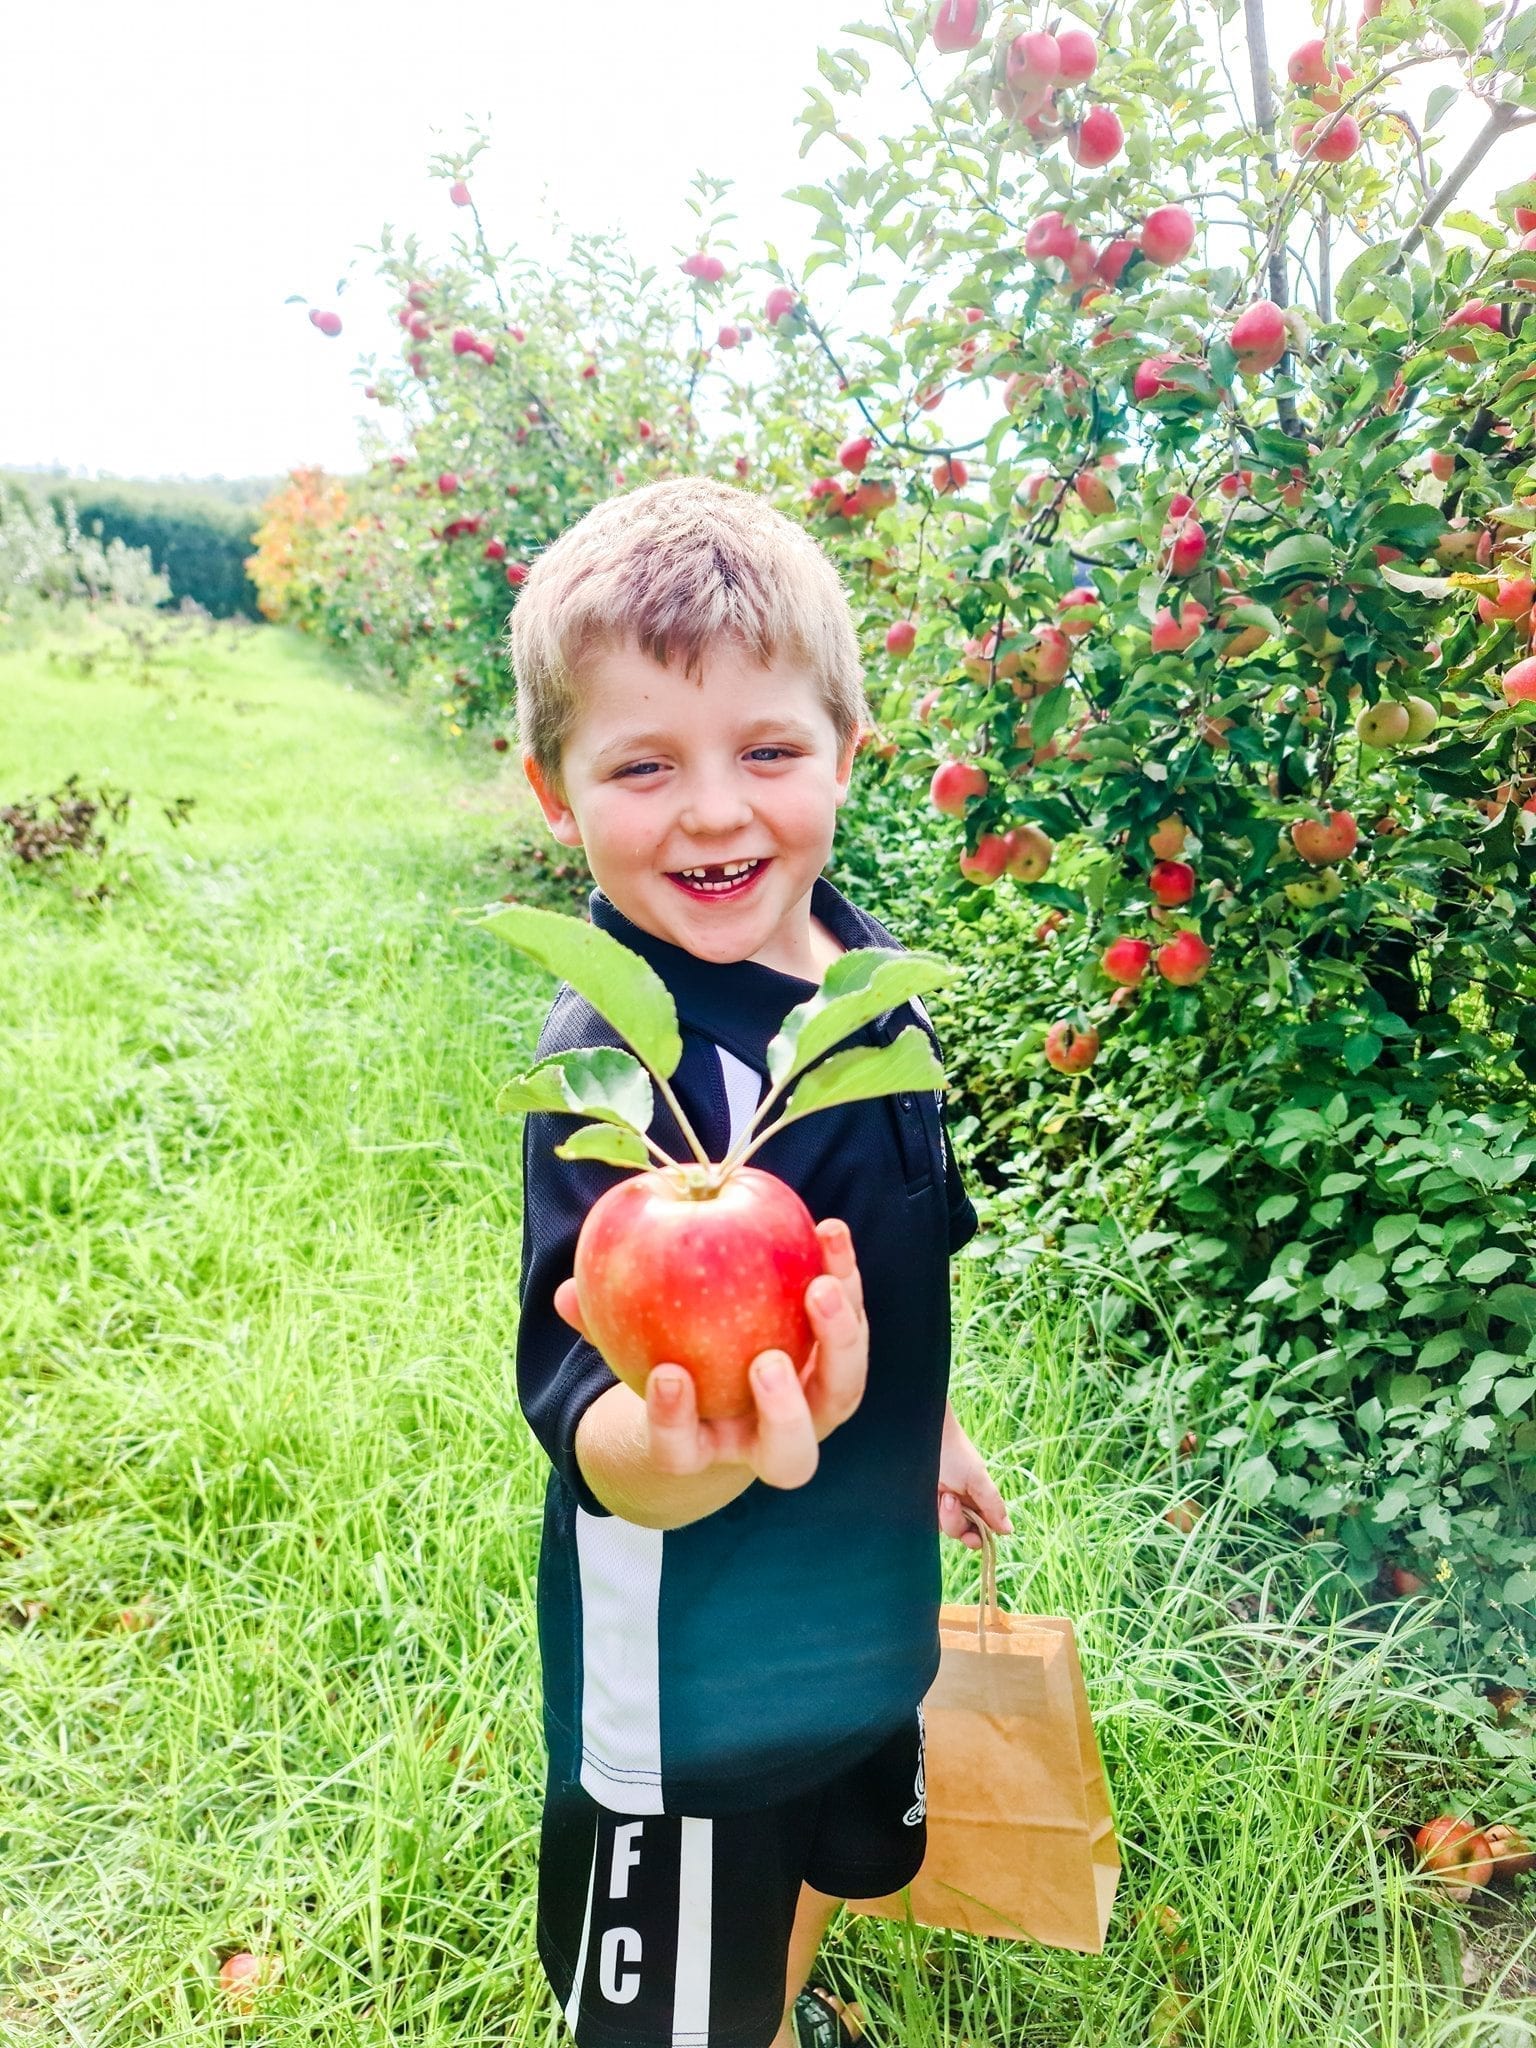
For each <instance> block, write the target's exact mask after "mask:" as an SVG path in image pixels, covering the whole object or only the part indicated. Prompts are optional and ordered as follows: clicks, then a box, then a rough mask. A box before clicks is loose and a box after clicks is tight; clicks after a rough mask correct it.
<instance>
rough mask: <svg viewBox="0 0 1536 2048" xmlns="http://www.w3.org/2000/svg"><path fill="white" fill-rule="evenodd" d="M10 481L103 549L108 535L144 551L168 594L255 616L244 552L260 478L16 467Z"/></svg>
mask: <svg viewBox="0 0 1536 2048" xmlns="http://www.w3.org/2000/svg"><path fill="white" fill-rule="evenodd" d="M10 483H11V487H12V489H13V490H15V491H17V492H20V493H22V494H24V495H25V496H26V497H27V498H29V499H30V501H31V502H32V503H33V504H34V505H36V506H39V507H43V506H46V507H50V508H51V509H52V511H53V513H54V515H55V516H56V518H57V519H58V520H59V521H60V523H61V524H64V525H70V526H72V527H73V528H77V529H78V530H79V531H80V532H81V533H82V534H84V535H85V536H87V537H88V538H90V539H92V540H95V541H97V542H99V543H100V544H101V546H102V547H103V548H105V549H107V550H108V551H110V550H111V548H112V544H113V542H114V541H116V542H120V543H121V544H122V546H123V547H124V548H128V549H132V550H133V551H134V552H135V553H138V552H142V553H144V554H145V556H146V558H147V559H148V560H150V561H152V563H153V565H154V568H155V571H156V573H157V574H159V575H161V576H163V577H164V578H165V579H166V582H167V584H168V586H169V597H170V598H171V599H172V600H173V601H176V602H180V601H181V600H184V599H186V600H190V601H191V602H192V603H193V604H197V605H200V606H201V607H202V608H203V610H204V611H208V612H212V613H213V615H214V617H215V618H234V617H239V616H242V615H243V616H246V617H251V618H254V617H255V616H256V598H255V592H254V591H253V589H252V587H251V584H250V581H249V579H248V578H247V576H246V572H245V557H246V555H247V554H248V553H249V551H250V543H251V535H252V532H253V530H254V528H255V525H256V518H257V513H256V503H257V502H259V498H260V497H265V496H266V495H267V493H268V491H269V490H270V488H271V486H270V484H269V483H268V482H266V481H265V480H257V479H254V478H250V479H237V480H234V481H232V482H225V481H223V480H222V479H219V478H209V479H206V480H199V481H197V482H190V483H179V482H172V481H165V482H155V483H142V482H134V481H132V480H130V479H126V478H115V477H114V478H101V479H97V480H85V479H79V478H74V477H67V476H64V475H63V474H61V473H58V472H39V473H28V474H17V475H15V476H13V477H12V478H11V479H10ZM165 601H166V600H165V598H164V597H161V598H158V599H156V600H155V602H157V603H164V602H165Z"/></svg>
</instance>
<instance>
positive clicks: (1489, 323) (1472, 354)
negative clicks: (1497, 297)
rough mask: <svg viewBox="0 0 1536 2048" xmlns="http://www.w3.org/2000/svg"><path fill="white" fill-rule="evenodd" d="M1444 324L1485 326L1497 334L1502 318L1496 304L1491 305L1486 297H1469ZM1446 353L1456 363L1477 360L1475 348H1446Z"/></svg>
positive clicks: (1448, 325)
mask: <svg viewBox="0 0 1536 2048" xmlns="http://www.w3.org/2000/svg"><path fill="white" fill-rule="evenodd" d="M1445 324H1446V326H1447V327H1486V328H1487V329H1488V330H1489V331H1490V333H1493V334H1497V333H1498V332H1499V331H1500V327H1501V325H1502V320H1501V316H1500V313H1499V309H1498V307H1497V306H1491V305H1490V304H1489V303H1488V301H1487V300H1486V299H1469V300H1468V301H1467V303H1466V305H1464V306H1458V307H1457V309H1456V311H1455V312H1454V313H1453V314H1452V315H1451V317H1450V318H1449V319H1448V320H1447V321H1446V323H1445ZM1446 354H1447V355H1448V356H1450V357H1452V358H1453V359H1454V360H1455V361H1456V362H1458V363H1475V362H1476V361H1477V350H1476V349H1475V348H1468V347H1465V346H1463V347H1459V348H1448V349H1447V350H1446Z"/></svg>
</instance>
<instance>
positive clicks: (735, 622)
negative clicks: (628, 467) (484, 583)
mask: <svg viewBox="0 0 1536 2048" xmlns="http://www.w3.org/2000/svg"><path fill="white" fill-rule="evenodd" d="M722 640H729V641H734V642H735V643H736V644H737V645H738V646H740V647H742V648H744V649H745V650H746V651H747V653H748V654H749V655H751V656H752V657H753V658H754V659H755V660H756V661H758V662H760V663H761V664H762V666H763V667H765V668H766V667H767V666H768V665H769V664H770V663H771V662H773V661H776V660H778V659H779V658H780V657H781V656H783V657H786V658H788V659H791V660H794V661H798V662H800V663H803V664H804V666H805V667H807V668H808V669H810V670H811V672H812V673H813V674H814V675H815V677H816V679H817V682H818V683H819V684H820V687H821V694H822V702H823V704H824V705H825V707H826V710H827V712H828V715H829V716H830V717H831V720H832V723H833V726H834V728H835V729H836V732H837V739H838V747H839V751H841V750H842V749H843V748H845V747H846V746H847V745H848V743H849V742H850V741H851V740H852V739H853V737H854V735H855V734H856V733H857V732H858V730H859V728H860V726H861V725H862V724H863V723H864V720H865V712H866V707H865V701H864V672H863V664H862V663H861V661H860V659H859V642H858V636H857V634H856V633H855V632H854V628H853V620H852V617H851V616H850V614H849V610H848V598H847V594H846V593H845V591H844V589H843V586H842V583H841V582H840V580H839V578H838V574H837V571H836V570H835V569H834V568H833V566H832V564H831V562H830V561H828V559H827V557H826V556H825V555H824V554H823V553H822V551H821V549H820V548H819V547H818V546H817V544H816V542H815V541H814V540H812V539H811V537H810V535H809V534H808V533H805V532H803V531H802V530H801V529H800V528H799V527H798V526H796V525H795V524H794V522H793V520H790V519H786V518H785V516H784V514H783V513H782V512H776V511H775V510H774V509H773V507H772V506H771V505H770V504H768V503H767V501H766V500H765V499H762V498H759V497H755V496H754V495H753V494H752V493H751V492H750V491H743V490H736V489H733V488H732V487H731V486H730V485H729V484H722V483H717V482H715V481H714V480H713V479H712V478H709V477H674V478H672V479H670V480H669V481H667V482H665V483H659V484H646V485H644V486H643V487H642V488H641V489H640V490H637V491H629V492H626V493H625V494H624V495H623V496H622V497H617V498H609V499H608V500H606V502H605V503H603V504H601V505H598V506H596V507H594V509H593V510H592V511H590V512H588V513H587V514H586V516H585V517H584V518H582V519H580V520H578V521H577V523H576V524H575V525H574V526H572V527H569V528H567V530H566V531H565V532H564V533H563V534H561V536H560V538H559V539H558V540H557V541H556V542H555V543H554V545H553V546H552V547H550V548H548V549H546V551H545V552H544V553H543V554H542V555H541V556H540V557H539V558H538V560H537V561H536V562H535V563H534V565H533V570H532V573H531V574H530V576H529V578H528V581H527V582H526V583H525V584H524V585H523V589H522V594H521V595H520V597H519V598H518V601H517V604H516V607H515V608H514V610H513V613H512V622H511V627H510V649H511V656H512V672H513V675H514V676H515V678H516V682H517V723H518V732H519V735H520V737H521V740H522V743H523V747H524V750H525V751H526V752H527V753H528V754H530V755H531V756H532V757H533V760H534V762H535V763H536V764H537V766H538V768H539V770H540V772H541V773H542V774H543V775H544V776H545V777H546V778H547V779H548V780H549V781H550V782H551V783H552V784H554V786H555V787H557V788H558V787H559V786H560V755H561V749H562V748H563V746H564V744H565V741H566V739H567V738H568V736H569V734H570V731H571V727H572V725H573V724H574V723H575V719H576V712H577V705H578V693H579V690H580V671H581V665H582V663H583V662H584V661H586V660H588V659H589V658H590V657H591V656H592V655H593V654H594V653H597V652H599V651H601V650H602V649H604V648H609V647H615V646H623V645H625V644H627V643H629V642H634V643H635V644H637V645H638V646H639V648H640V650H641V652H642V653H643V654H648V655H649V656H650V657H651V659H652V660H653V661H656V662H660V663H662V664H663V665H665V664H668V663H671V662H681V664H682V667H683V672H684V674H685V675H689V676H701V674H702V668H703V660H704V656H705V654H706V652H707V651H708V649H709V648H710V647H712V646H714V645H716V644H717V643H718V642H720V641H722Z"/></svg>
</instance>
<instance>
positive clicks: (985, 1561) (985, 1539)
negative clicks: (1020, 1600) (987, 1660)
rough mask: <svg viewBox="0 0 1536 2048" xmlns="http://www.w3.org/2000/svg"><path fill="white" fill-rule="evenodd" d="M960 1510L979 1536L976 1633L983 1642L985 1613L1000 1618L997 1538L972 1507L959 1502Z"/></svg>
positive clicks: (985, 1632)
mask: <svg viewBox="0 0 1536 2048" xmlns="http://www.w3.org/2000/svg"><path fill="white" fill-rule="evenodd" d="M959 1505H960V1512H961V1514H963V1515H964V1516H965V1519H966V1520H967V1521H968V1522H969V1523H970V1525H971V1527H972V1528H973V1529H974V1530H975V1531H976V1534H977V1535H978V1536H979V1537H980V1538H981V1605H980V1606H979V1607H978V1608H977V1610H976V1633H977V1635H978V1636H979V1637H980V1639H981V1641H982V1643H983V1644H985V1642H986V1640H987V1613H988V1610H989V1609H990V1611H991V1612H992V1613H993V1614H995V1615H996V1616H997V1617H998V1619H999V1621H1001V1619H1002V1613H1003V1610H1002V1608H1001V1607H1000V1606H999V1605H998V1600H997V1539H996V1538H995V1537H994V1536H993V1534H992V1531H991V1530H990V1529H989V1528H988V1527H987V1524H986V1523H985V1522H984V1521H983V1520H982V1519H981V1517H980V1515H978V1514H977V1512H976V1510H975V1509H974V1508H973V1507H970V1506H969V1505H968V1504H967V1503H966V1502H965V1501H961V1502H960V1504H959Z"/></svg>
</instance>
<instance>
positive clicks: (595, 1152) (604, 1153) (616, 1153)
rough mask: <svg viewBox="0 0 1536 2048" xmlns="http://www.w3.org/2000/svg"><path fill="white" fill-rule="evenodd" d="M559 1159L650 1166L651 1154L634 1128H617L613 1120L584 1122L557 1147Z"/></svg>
mask: <svg viewBox="0 0 1536 2048" xmlns="http://www.w3.org/2000/svg"><path fill="white" fill-rule="evenodd" d="M555 1157H556V1158H557V1159H597V1160H600V1161H601V1162H602V1164H603V1165H604V1166H649V1165H650V1163H651V1162H650V1157H649V1155H648V1153H647V1152H646V1149H645V1147H644V1145H642V1144H641V1142H640V1140H639V1139H638V1138H637V1137H636V1136H635V1134H634V1132H633V1131H620V1130H615V1128H614V1126H613V1125H612V1124H583V1125H582V1127H581V1129H580V1130H579V1131H573V1132H572V1133H571V1135H570V1136H569V1137H568V1138H567V1139H566V1141H565V1143H564V1144H563V1145H557V1146H556V1147H555Z"/></svg>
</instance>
